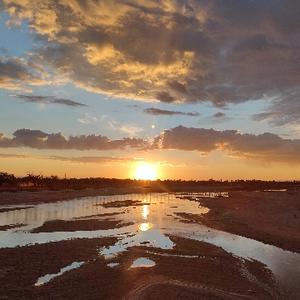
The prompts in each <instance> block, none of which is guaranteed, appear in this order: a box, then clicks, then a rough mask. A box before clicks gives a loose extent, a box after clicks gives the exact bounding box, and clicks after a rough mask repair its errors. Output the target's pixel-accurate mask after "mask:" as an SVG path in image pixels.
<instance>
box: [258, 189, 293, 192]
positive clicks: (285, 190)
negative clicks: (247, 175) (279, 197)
mask: <svg viewBox="0 0 300 300" xmlns="http://www.w3.org/2000/svg"><path fill="white" fill-rule="evenodd" d="M263 192H287V189H277V190H276V189H275V190H274V189H273V190H263Z"/></svg>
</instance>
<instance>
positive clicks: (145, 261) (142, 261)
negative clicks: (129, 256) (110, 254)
mask: <svg viewBox="0 0 300 300" xmlns="http://www.w3.org/2000/svg"><path fill="white" fill-rule="evenodd" d="M155 265H156V263H155V261H153V260H151V259H149V258H147V257H140V258H138V259H136V260H135V261H133V263H132V265H131V266H130V268H131V269H134V268H151V267H154V266H155Z"/></svg>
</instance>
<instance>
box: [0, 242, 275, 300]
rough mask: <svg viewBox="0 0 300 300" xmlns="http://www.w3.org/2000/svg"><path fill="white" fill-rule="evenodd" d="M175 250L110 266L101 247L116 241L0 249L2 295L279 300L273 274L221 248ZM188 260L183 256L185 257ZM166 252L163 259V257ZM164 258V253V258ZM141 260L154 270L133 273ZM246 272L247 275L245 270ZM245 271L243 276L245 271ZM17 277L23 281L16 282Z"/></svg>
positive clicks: (133, 254) (143, 250)
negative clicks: (49, 276) (47, 277)
mask: <svg viewBox="0 0 300 300" xmlns="http://www.w3.org/2000/svg"><path fill="white" fill-rule="evenodd" d="M170 238H171V239H172V240H173V241H174V242H176V247H175V248H174V249H173V250H171V251H162V250H161V249H151V250H152V253H149V251H148V250H149V249H148V248H147V247H132V248H130V249H129V250H128V251H126V252H124V253H123V254H122V255H120V256H118V257H117V258H116V259H115V260H114V262H118V263H119V264H118V265H117V266H116V267H113V268H111V267H109V266H107V263H108V262H107V261H106V260H105V259H104V257H103V256H101V255H99V252H98V249H99V247H102V246H108V245H110V244H112V243H114V242H115V240H114V239H113V238H105V239H91V240H89V239H76V240H70V241H62V242H56V243H48V244H43V245H33V246H27V247H17V248H8V249H0V260H1V269H0V270H1V272H0V278H1V282H2V283H3V284H1V286H0V297H1V298H3V299H165V297H166V295H168V294H169V297H168V298H169V299H276V297H279V294H277V290H276V284H275V282H274V278H273V277H272V274H271V272H270V271H268V270H266V269H265V268H264V265H262V264H261V263H258V262H254V261H250V260H249V261H248V260H240V259H238V258H236V257H234V256H232V255H231V254H229V253H227V252H225V251H224V250H222V249H221V248H219V247H216V246H213V245H210V244H207V243H204V242H197V241H192V240H189V239H183V238H176V237H170ZM183 253H184V255H185V257H180V256H179V255H181V254H183ZM159 254H161V255H159ZM162 254H165V255H162ZM141 256H146V257H148V258H149V259H151V260H153V261H155V263H156V264H155V266H153V267H151V268H134V269H131V268H130V265H131V264H132V262H133V261H134V260H135V259H136V258H139V257H141ZM74 261H80V262H83V264H82V265H81V266H80V267H79V268H77V269H74V270H72V271H69V272H66V273H64V274H62V275H61V276H58V277H56V278H54V279H53V280H50V281H49V282H48V283H46V284H44V285H41V286H36V285H35V283H36V282H37V280H38V278H40V277H41V276H44V275H45V274H51V273H58V272H59V270H60V269H61V268H62V267H64V266H66V265H70V264H71V263H72V262H74ZM241 270H242V271H241ZM242 272H244V273H242ZM16 279H17V281H18V282H16Z"/></svg>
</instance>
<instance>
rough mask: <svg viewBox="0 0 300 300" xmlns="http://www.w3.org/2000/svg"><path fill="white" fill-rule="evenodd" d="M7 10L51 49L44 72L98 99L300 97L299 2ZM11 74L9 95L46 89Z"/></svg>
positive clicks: (222, 101) (68, 4)
mask: <svg viewBox="0 0 300 300" xmlns="http://www.w3.org/2000/svg"><path fill="white" fill-rule="evenodd" d="M3 2H4V5H3V6H4V9H5V11H6V12H7V13H8V14H9V15H10V16H11V23H12V24H13V23H14V22H15V23H18V22H20V21H22V20H26V21H27V22H28V23H29V26H30V28H32V29H33V30H34V31H35V32H36V35H37V38H39V39H40V40H41V41H43V46H42V47H41V48H40V49H36V50H35V53H33V55H32V56H33V58H32V59H34V61H35V63H36V64H37V65H39V66H41V67H44V68H46V69H47V70H49V72H50V73H51V74H55V76H59V77H61V78H64V79H65V81H66V82H67V81H70V82H72V83H74V84H76V85H77V86H79V87H82V88H85V89H86V90H89V91H93V92H98V93H104V94H110V95H113V96H117V97H126V98H135V99H142V100H154V99H156V100H159V101H162V102H166V103H170V102H203V101H210V102H212V103H213V104H214V105H215V106H218V107H222V106H225V105H227V104H228V103H240V102H244V101H247V100H255V99H261V98H266V99H273V98H274V97H278V98H281V99H282V101H284V103H286V105H288V106H289V105H290V102H291V101H292V98H293V97H295V96H296V97H297V98H299V96H300V91H299V88H298V86H299V80H300V69H299V49H300V38H299V28H300V18H299V10H300V2H299V1H295V0H277V1H270V0H261V1H253V0H243V1H238V0H233V1H220V0H209V1H208V0H174V1H170V0H164V1H142V0H131V1H121V0H112V1H92V0H86V1H79V0H62V1H59V2H55V3H54V2H53V1H52V0H45V1H38V2H36V1H19V0H5V1H3ZM21 66H22V64H21ZM16 67H17V66H13V67H12V68H13V69H15V68H16ZM6 68H8V67H6ZM1 69H2V67H1V68H0V70H1ZM50 70H52V71H50ZM0 72H1V71H0ZM2 73H3V71H2ZM9 73H10V75H9V76H8V79H7V80H8V81H6V82H5V83H3V81H2V83H1V81H0V84H1V85H2V86H4V87H5V86H6V88H12V87H16V86H19V85H20V84H21V82H22V80H23V78H25V82H26V81H27V82H28V83H30V82H32V81H34V80H37V77H36V76H34V75H33V74H32V73H31V72H29V71H28V69H27V68H23V67H21V69H20V72H15V73H16V74H17V77H14V76H11V73H12V72H9ZM291 93H292V94H293V96H291Z"/></svg>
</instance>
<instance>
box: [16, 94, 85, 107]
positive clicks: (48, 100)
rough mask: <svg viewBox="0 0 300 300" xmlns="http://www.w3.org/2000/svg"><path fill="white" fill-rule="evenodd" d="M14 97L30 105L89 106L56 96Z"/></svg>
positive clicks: (20, 95)
mask: <svg viewBox="0 0 300 300" xmlns="http://www.w3.org/2000/svg"><path fill="white" fill-rule="evenodd" d="M11 96H12V97H15V98H18V99H21V100H23V101H25V102H30V103H40V104H60V105H66V106H72V107H77V106H87V105H86V104H83V103H80V102H76V101H73V100H70V99H65V98H57V97H54V96H37V95H22V94H19V95H11Z"/></svg>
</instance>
